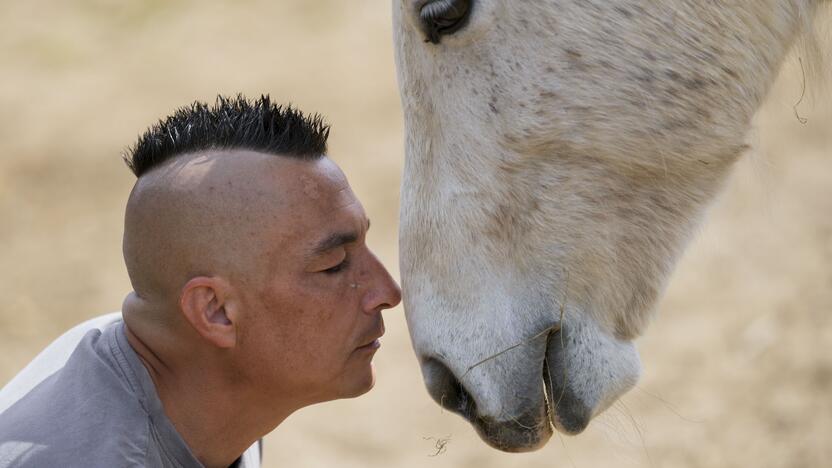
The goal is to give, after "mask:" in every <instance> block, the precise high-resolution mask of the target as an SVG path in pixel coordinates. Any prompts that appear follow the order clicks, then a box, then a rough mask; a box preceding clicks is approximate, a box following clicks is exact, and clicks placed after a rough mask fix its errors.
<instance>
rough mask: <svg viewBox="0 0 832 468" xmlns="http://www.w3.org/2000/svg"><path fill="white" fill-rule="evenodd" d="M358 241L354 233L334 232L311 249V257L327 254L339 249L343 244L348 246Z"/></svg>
mask: <svg viewBox="0 0 832 468" xmlns="http://www.w3.org/2000/svg"><path fill="white" fill-rule="evenodd" d="M357 240H358V234H357V233H355V232H336V233H334V234H330V235H329V236H328V237H326V238H325V239H324V240H322V241H320V242H318V244H317V245H316V246H315V247H313V248H312V252H311V254H312V256H315V255H320V254H322V253H324V252H328V251H330V250H332V249H334V248H336V247H341V246H342V245H344V244H349V243H352V242H355V241H357Z"/></svg>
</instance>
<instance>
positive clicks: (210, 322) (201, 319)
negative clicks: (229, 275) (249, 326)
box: [179, 276, 237, 348]
mask: <svg viewBox="0 0 832 468" xmlns="http://www.w3.org/2000/svg"><path fill="white" fill-rule="evenodd" d="M230 292H231V288H230V285H228V283H227V282H226V281H224V280H222V279H220V278H213V277H206V276H199V277H196V278H192V279H191V280H190V281H188V282H187V283H186V284H185V287H183V288H182V294H181V296H180V298H179V307H180V309H181V311H182V314H183V316H184V317H185V320H187V321H188V323H190V324H191V326H192V327H193V328H194V330H196V332H197V333H198V334H199V335H200V336H201V337H202V338H204V339H205V340H206V341H208V342H209V343H211V344H213V345H214V346H217V347H219V348H231V347H233V346H234V345H235V344H236V336H237V333H236V329H235V328H236V324H235V323H234V322H233V320H232V317H231V314H229V313H228V312H229V311H228V307H229V305H230V304H229V301H228V300H229V294H230Z"/></svg>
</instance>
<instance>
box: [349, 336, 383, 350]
mask: <svg viewBox="0 0 832 468" xmlns="http://www.w3.org/2000/svg"><path fill="white" fill-rule="evenodd" d="M380 347H381V341H379V340H378V338H376V339H374V340H373V341H371V342H369V343H367V344H365V345H361V346H359V347H358V348H355V350H356V351H369V350H375V349H378V348H380Z"/></svg>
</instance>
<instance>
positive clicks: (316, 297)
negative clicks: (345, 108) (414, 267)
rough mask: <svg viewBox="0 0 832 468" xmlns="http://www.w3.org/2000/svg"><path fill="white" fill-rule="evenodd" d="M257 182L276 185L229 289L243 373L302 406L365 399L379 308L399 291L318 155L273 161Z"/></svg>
mask: <svg viewBox="0 0 832 468" xmlns="http://www.w3.org/2000/svg"><path fill="white" fill-rule="evenodd" d="M281 159H283V158H281ZM278 166H279V167H278ZM269 171H272V172H271V173H269ZM261 176H264V177H265V178H266V180H267V185H268V181H269V180H272V181H273V186H274V187H277V188H276V189H273V190H271V191H270V190H266V191H265V193H266V194H267V195H266V197H269V196H270V195H268V194H269V193H270V192H274V198H273V200H274V201H273V203H266V204H265V205H264V206H266V209H264V210H263V214H262V222H263V229H262V230H263V235H262V236H260V235H257V236H254V237H253V239H254V240H253V241H252V248H253V250H254V252H255V256H256V257H257V258H255V259H254V261H253V262H252V265H251V267H250V268H248V269H247V271H248V272H247V273H246V274H244V275H242V277H241V278H240V282H239V286H238V290H239V291H240V298H241V316H242V317H243V320H242V321H241V322H240V325H239V326H240V331H239V337H238V345H239V347H240V351H241V353H242V356H241V357H242V358H243V363H244V365H245V366H246V369H244V370H243V373H244V375H247V376H250V377H251V379H252V380H253V383H254V384H255V385H257V386H258V387H260V386H264V388H268V389H272V390H273V391H275V393H277V392H279V393H281V394H284V395H291V397H293V398H299V399H301V400H303V402H304V403H313V402H317V401H325V400H331V399H336V398H346V397H353V396H358V395H360V394H362V393H365V392H366V391H368V390H369V389H370V388H372V386H373V383H374V375H373V367H372V362H371V361H372V358H373V355H374V354H375V352H376V350H377V349H378V347H379V345H380V344H379V342H378V341H377V340H378V338H379V337H381V335H382V334H383V333H384V323H383V321H382V317H381V310H383V309H386V308H390V307H394V306H395V305H397V304H398V303H399V301H400V299H401V291H400V290H399V287H398V285H396V283H395V282H394V281H393V279H392V278H391V277H390V274H389V273H388V272H387V270H385V268H384V266H382V264H381V263H380V262H379V261H378V259H377V258H376V257H375V255H374V254H373V253H372V252H371V251H370V249H369V248H368V247H367V245H366V244H365V238H366V234H367V230H368V229H369V220H368V219H367V216H366V214H365V213H364V209H363V207H362V206H361V203H359V201H358V200H357V199H356V197H355V195H354V194H353V192H352V190H351V189H350V187H349V184H348V183H347V180H346V178H345V177H344V174H343V173H342V172H341V170H340V169H339V168H338V166H336V165H335V163H333V162H332V161H331V160H329V159H327V158H322V159H320V160H317V161H296V160H286V159H283V161H281V162H280V163H279V164H272V165H269V164H267V165H266V167H264V172H263V173H262V174H261ZM269 178H272V179H269ZM261 240H262V241H263V242H260V241H261ZM258 244H261V245H258Z"/></svg>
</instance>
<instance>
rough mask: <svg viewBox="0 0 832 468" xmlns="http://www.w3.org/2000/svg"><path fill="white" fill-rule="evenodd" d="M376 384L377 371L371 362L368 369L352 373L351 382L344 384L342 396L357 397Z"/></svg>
mask: <svg viewBox="0 0 832 468" xmlns="http://www.w3.org/2000/svg"><path fill="white" fill-rule="evenodd" d="M375 384H376V373H375V369H373V365H372V363H370V364H369V365H368V367H367V369H366V370H362V372H358V373H355V374H352V375H350V379H349V382H348V383H347V384H346V385H344V386H343V387H342V388H343V391H342V392H341V398H355V397H359V396H361V395H364V394H365V393H367V392H369V391H370V390H372V389H373V387H374V386H375Z"/></svg>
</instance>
